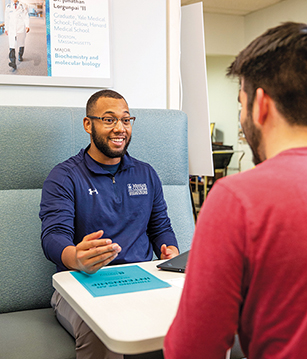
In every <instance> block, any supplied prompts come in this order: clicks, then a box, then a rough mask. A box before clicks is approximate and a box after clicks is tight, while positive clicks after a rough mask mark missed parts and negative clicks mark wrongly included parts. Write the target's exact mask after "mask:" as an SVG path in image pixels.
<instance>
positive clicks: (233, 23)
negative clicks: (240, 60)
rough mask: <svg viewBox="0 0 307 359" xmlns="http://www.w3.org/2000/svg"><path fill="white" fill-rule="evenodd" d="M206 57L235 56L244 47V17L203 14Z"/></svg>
mask: <svg viewBox="0 0 307 359" xmlns="http://www.w3.org/2000/svg"><path fill="white" fill-rule="evenodd" d="M204 25H205V43H206V53H207V55H223V56H224V55H233V56H235V55H237V54H238V52H239V51H240V50H241V49H242V48H243V46H244V17H243V16H235V15H221V14H211V13H205V14H204Z"/></svg>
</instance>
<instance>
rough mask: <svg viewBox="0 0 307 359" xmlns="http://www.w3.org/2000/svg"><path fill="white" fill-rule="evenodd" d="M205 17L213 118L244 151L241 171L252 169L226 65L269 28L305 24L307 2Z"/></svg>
mask: <svg viewBox="0 0 307 359" xmlns="http://www.w3.org/2000/svg"><path fill="white" fill-rule="evenodd" d="M204 20H205V21H204V23H205V39H206V53H207V73H208V93H209V110H210V119H211V122H215V123H216V128H217V129H218V130H220V131H221V132H222V135H223V136H222V138H223V140H224V144H226V145H228V144H230V145H232V144H233V145H234V148H235V149H238V150H244V151H245V153H246V154H245V156H244V157H243V159H242V162H241V164H242V170H245V169H249V168H251V167H253V163H252V154H251V151H250V149H249V146H248V145H246V144H241V143H238V141H237V129H238V123H237V119H238V105H237V96H238V86H237V85H236V84H234V83H231V80H230V79H227V78H226V77H225V73H226V68H227V66H229V64H230V63H231V61H232V59H234V56H236V55H237V54H238V53H239V52H240V51H241V50H242V49H243V48H244V47H245V46H246V45H248V44H249V43H250V42H251V41H252V40H253V39H254V38H255V37H257V36H259V35H261V34H262V33H263V32H264V31H265V30H266V29H268V28H269V27H273V26H276V25H278V24H280V23H281V22H285V21H297V22H305V23H306V22H307V1H306V0H285V1H283V2H280V3H278V4H276V5H273V6H270V7H268V8H266V9H263V10H259V11H256V12H254V13H251V14H250V15H247V16H245V17H244V16H233V15H218V14H206V13H205V14H204ZM230 55H231V56H230ZM219 139H220V138H218V139H217V140H219ZM236 165H237V158H233V160H232V161H231V163H230V166H231V167H236Z"/></svg>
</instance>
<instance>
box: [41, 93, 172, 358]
mask: <svg viewBox="0 0 307 359" xmlns="http://www.w3.org/2000/svg"><path fill="white" fill-rule="evenodd" d="M134 121H135V118H134V117H131V115H130V112H129V108H128V105H127V102H126V100H125V99H124V98H123V97H122V96H121V95H120V94H118V93H117V92H115V91H112V90H102V91H98V92H97V93H95V94H94V95H92V96H91V97H90V99H89V100H88V103H87V106H86V117H85V118H84V120H83V125H84V129H85V131H86V132H87V133H89V134H90V139H91V142H90V145H89V146H88V147H87V148H86V149H82V150H81V151H80V152H79V153H78V154H77V155H76V156H73V157H71V158H70V159H68V160H67V161H65V162H63V163H61V164H59V165H57V166H56V167H55V168H54V169H53V170H52V171H51V172H50V174H49V176H48V177H47V179H46V181H45V183H44V186H43V191H42V201H41V210H40V218H41V220H42V236H41V237H42V246H43V250H44V253H45V255H46V257H47V258H48V259H49V260H51V261H52V262H54V263H55V264H56V266H57V269H58V271H62V270H67V269H71V270H82V271H84V272H86V273H89V274H91V273H95V272H96V271H97V270H98V269H100V268H102V267H103V266H105V265H108V264H109V263H111V262H112V264H120V263H132V262H141V261H147V260H148V261H149V260H151V259H152V256H153V252H155V254H156V255H157V256H158V258H161V259H170V258H172V257H174V256H176V255H178V253H179V252H178V244H177V241H176V238H175V235H174V232H173V230H172V228H171V224H170V220H169V217H168V215H167V208H166V203H165V201H164V197H163V192H162V185H161V182H160V180H159V178H158V175H157V173H156V172H155V170H154V169H153V168H152V167H151V166H150V165H149V164H147V163H144V162H141V161H138V160H136V159H135V158H133V157H130V156H129V154H128V153H127V148H128V145H129V143H130V140H131V133H132V125H133V123H134ZM51 303H52V306H53V308H54V310H55V313H56V315H57V318H58V320H59V321H60V323H61V324H62V325H63V326H64V327H65V328H66V330H68V331H69V332H70V333H71V334H72V335H73V337H75V339H76V357H77V359H80V358H87V359H89V358H95V359H96V358H122V357H123V356H122V355H119V354H115V353H112V352H110V351H109V350H108V349H107V348H106V347H105V346H104V344H103V343H102V342H101V341H100V340H99V339H98V338H97V337H96V335H95V334H94V333H93V332H92V331H91V330H90V329H89V328H88V326H87V325H86V324H85V323H84V322H83V321H82V319H81V318H80V317H79V316H78V315H77V314H76V312H75V311H74V310H73V309H72V308H71V307H70V306H69V304H68V303H67V302H66V301H65V300H64V299H63V298H62V297H61V295H60V294H59V293H58V292H55V293H54V295H53V297H52V300H51Z"/></svg>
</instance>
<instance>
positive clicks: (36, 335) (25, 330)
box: [0, 308, 76, 359]
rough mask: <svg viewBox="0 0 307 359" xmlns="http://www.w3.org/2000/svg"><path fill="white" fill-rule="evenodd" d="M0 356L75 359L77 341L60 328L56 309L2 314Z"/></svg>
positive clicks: (35, 358)
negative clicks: (54, 310) (55, 312)
mask: <svg viewBox="0 0 307 359" xmlns="http://www.w3.org/2000/svg"><path fill="white" fill-rule="evenodd" d="M0 333H1V335H0V348H1V349H0V357H1V358H5V359H21V358H22V359H43V358H48V359H74V358H75V357H76V355H75V341H74V339H73V338H72V337H71V336H70V334H68V333H67V332H66V331H65V329H63V328H62V326H61V325H59V323H58V321H57V319H56V317H55V315H54V312H53V309H52V308H48V309H36V310H25V311H21V312H14V313H5V314H1V315H0Z"/></svg>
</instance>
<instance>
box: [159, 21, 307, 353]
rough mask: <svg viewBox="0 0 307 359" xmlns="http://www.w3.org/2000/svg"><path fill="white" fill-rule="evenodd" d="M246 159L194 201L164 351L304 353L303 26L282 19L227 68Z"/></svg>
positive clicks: (306, 91)
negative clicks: (197, 206) (235, 81)
mask: <svg viewBox="0 0 307 359" xmlns="http://www.w3.org/2000/svg"><path fill="white" fill-rule="evenodd" d="M228 75H229V76H237V77H238V78H239V80H240V85H241V87H240V92H239V101H240V103H241V105H242V110H241V124H242V128H243V130H244V133H245V136H246V139H247V141H248V143H249V145H250V147H251V149H252V152H253V155H254V162H255V164H256V167H255V168H254V169H251V170H249V171H246V172H243V173H240V174H236V175H233V176H229V177H226V178H224V179H221V180H219V181H218V182H217V183H216V184H215V185H214V187H213V189H212V190H211V191H210V194H209V196H208V198H207V199H206V201H205V203H204V206H203V208H202V210H201V213H200V216H199V218H198V222H197V225H196V231H195V235H194V239H193V243H192V249H191V252H190V256H189V262H188V266H187V275H186V281H185V286H184V289H183V293H182V297H181V301H180V304H179V308H178V313H177V315H176V317H175V319H174V322H173V324H172V326H171V327H170V330H169V332H168V334H167V336H166V339H165V349H164V355H165V359H183V358H186V359H190V358H193V359H198V358H199V359H203V358H210V359H219V358H221V359H224V358H225V355H226V352H227V350H228V348H230V347H231V346H232V344H233V338H234V334H235V333H236V332H238V334H239V338H240V341H241V346H242V349H243V351H244V353H245V355H246V356H247V357H248V358H249V359H297V358H307V346H306V338H307V273H306V263H307V221H306V218H307V186H306V179H307V25H306V24H298V23H292V22H288V23H284V24H282V25H280V26H278V27H275V28H272V29H269V30H268V31H266V32H265V33H264V34H263V35H261V36H260V37H258V38H257V39H256V40H254V41H253V42H252V43H251V44H250V45H249V46H248V47H247V48H246V49H244V50H243V51H242V52H241V53H240V54H239V55H238V56H237V58H236V59H235V61H234V62H233V63H232V64H231V66H230V67H229V68H228Z"/></svg>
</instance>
